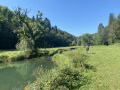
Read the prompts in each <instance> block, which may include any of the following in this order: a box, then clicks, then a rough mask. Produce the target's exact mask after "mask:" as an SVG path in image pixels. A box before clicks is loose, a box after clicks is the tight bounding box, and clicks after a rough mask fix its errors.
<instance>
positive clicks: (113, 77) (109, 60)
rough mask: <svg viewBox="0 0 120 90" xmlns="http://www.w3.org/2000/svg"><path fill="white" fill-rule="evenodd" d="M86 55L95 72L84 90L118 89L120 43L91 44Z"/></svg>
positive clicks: (119, 82) (119, 88)
mask: <svg viewBox="0 0 120 90" xmlns="http://www.w3.org/2000/svg"><path fill="white" fill-rule="evenodd" d="M88 56H89V58H88V63H89V64H91V65H93V66H94V67H95V68H96V72H92V80H93V81H92V84H90V85H89V86H87V87H86V88H84V90H120V45H119V44H116V45H111V46H92V47H90V53H89V54H88Z"/></svg>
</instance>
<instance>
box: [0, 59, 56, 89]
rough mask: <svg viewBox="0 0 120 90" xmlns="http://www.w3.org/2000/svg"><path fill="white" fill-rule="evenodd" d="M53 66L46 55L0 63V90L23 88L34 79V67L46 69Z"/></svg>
mask: <svg viewBox="0 0 120 90" xmlns="http://www.w3.org/2000/svg"><path fill="white" fill-rule="evenodd" d="M53 66H54V65H53V63H52V61H51V60H50V58H47V57H42V58H37V59H31V60H24V61H19V62H14V63H7V64H0V90H23V88H24V87H25V86H26V85H28V84H30V83H32V82H33V81H34V80H35V77H34V75H33V72H34V70H35V69H36V68H38V67H42V68H43V69H44V70H46V69H52V67H53Z"/></svg>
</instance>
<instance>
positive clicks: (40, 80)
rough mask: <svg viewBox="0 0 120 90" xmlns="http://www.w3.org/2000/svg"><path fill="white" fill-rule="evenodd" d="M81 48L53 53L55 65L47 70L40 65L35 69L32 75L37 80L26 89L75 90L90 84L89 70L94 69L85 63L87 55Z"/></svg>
mask: <svg viewBox="0 0 120 90" xmlns="http://www.w3.org/2000/svg"><path fill="white" fill-rule="evenodd" d="M83 49H84V48H83V47H79V49H76V50H73V51H65V52H63V53H61V54H60V53H58V54H55V55H54V56H53V57H52V62H54V63H55V64H56V67H54V68H52V69H50V70H47V71H45V70H43V69H42V68H41V66H40V67H39V68H38V69H36V70H35V71H34V75H35V76H36V77H37V80H36V81H35V82H34V83H32V84H31V85H29V86H28V87H27V88H26V90H27V89H28V90H31V89H35V90H37V89H40V90H71V89H72V90H76V89H80V88H83V87H84V86H86V85H87V84H90V82H91V74H90V72H92V71H94V68H93V66H91V65H89V64H87V58H88V56H87V54H86V53H83V52H81V51H83ZM91 67H92V68H91Z"/></svg>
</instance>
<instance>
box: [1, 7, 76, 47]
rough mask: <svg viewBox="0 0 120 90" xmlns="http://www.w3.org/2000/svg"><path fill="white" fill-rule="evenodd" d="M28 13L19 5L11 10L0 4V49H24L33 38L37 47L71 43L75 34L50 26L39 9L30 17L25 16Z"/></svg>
mask: <svg viewBox="0 0 120 90" xmlns="http://www.w3.org/2000/svg"><path fill="white" fill-rule="evenodd" d="M28 13H30V12H29V11H28V10H27V9H21V8H20V7H18V8H16V9H15V10H14V11H11V10H10V9H8V8H7V7H3V6H0V49H14V48H15V47H16V48H18V49H20V48H21V49H24V46H26V45H27V46H28V47H30V45H31V43H32V42H29V41H32V39H33V38H34V44H35V47H37V48H41V47H60V46H69V45H72V41H73V40H74V39H75V38H76V37H75V36H73V35H71V34H69V33H67V32H65V31H62V30H60V29H59V28H57V26H52V25H51V23H50V20H49V19H48V18H43V17H42V16H43V14H42V12H40V11H38V14H37V15H36V16H33V17H32V18H30V17H28V16H27V14H28ZM31 35H32V37H31ZM26 41H27V42H26Z"/></svg>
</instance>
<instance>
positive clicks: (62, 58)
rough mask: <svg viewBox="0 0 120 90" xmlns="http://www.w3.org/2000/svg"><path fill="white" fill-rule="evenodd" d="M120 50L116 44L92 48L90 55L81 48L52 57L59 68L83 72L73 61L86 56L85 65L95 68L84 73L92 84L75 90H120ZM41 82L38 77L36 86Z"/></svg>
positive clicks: (119, 46) (119, 45)
mask: <svg viewBox="0 0 120 90" xmlns="http://www.w3.org/2000/svg"><path fill="white" fill-rule="evenodd" d="M119 50H120V44H115V45H110V46H90V52H89V53H86V51H85V47H79V48H78V49H76V50H74V51H66V52H63V53H62V54H56V55H54V56H53V57H52V61H53V62H55V63H56V64H57V66H58V67H59V68H63V67H66V66H70V67H72V68H73V69H75V70H78V71H80V72H81V70H82V69H83V67H82V68H81V66H78V67H74V65H73V62H72V60H74V59H76V58H77V59H80V58H81V55H85V56H86V57H85V58H86V59H84V60H85V61H84V62H83V63H84V64H87V65H90V66H91V67H93V70H92V69H91V70H86V71H83V72H82V73H84V75H85V76H89V77H90V83H89V84H85V85H83V86H81V87H80V88H77V89H75V90H120V86H119V85H120V78H119V75H120V52H119ZM57 69H58V68H57ZM49 74H50V73H49ZM49 74H48V73H47V74H46V73H45V75H47V77H49ZM56 74H57V71H56ZM56 74H55V75H56ZM45 75H44V76H45ZM51 79H52V78H51ZM41 80H42V79H41V78H39V77H38V79H37V81H35V83H36V85H37V83H38V82H40V81H41ZM48 81H49V80H48ZM35 83H34V85H35ZM39 84H40V83H39ZM34 85H33V86H34ZM36 85H35V86H36ZM62 89H63V88H62ZM46 90H49V89H46ZM53 90H54V89H53ZM58 90H60V89H58ZM64 90H67V89H64ZM68 90H69V89H68ZM73 90H74V89H73Z"/></svg>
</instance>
